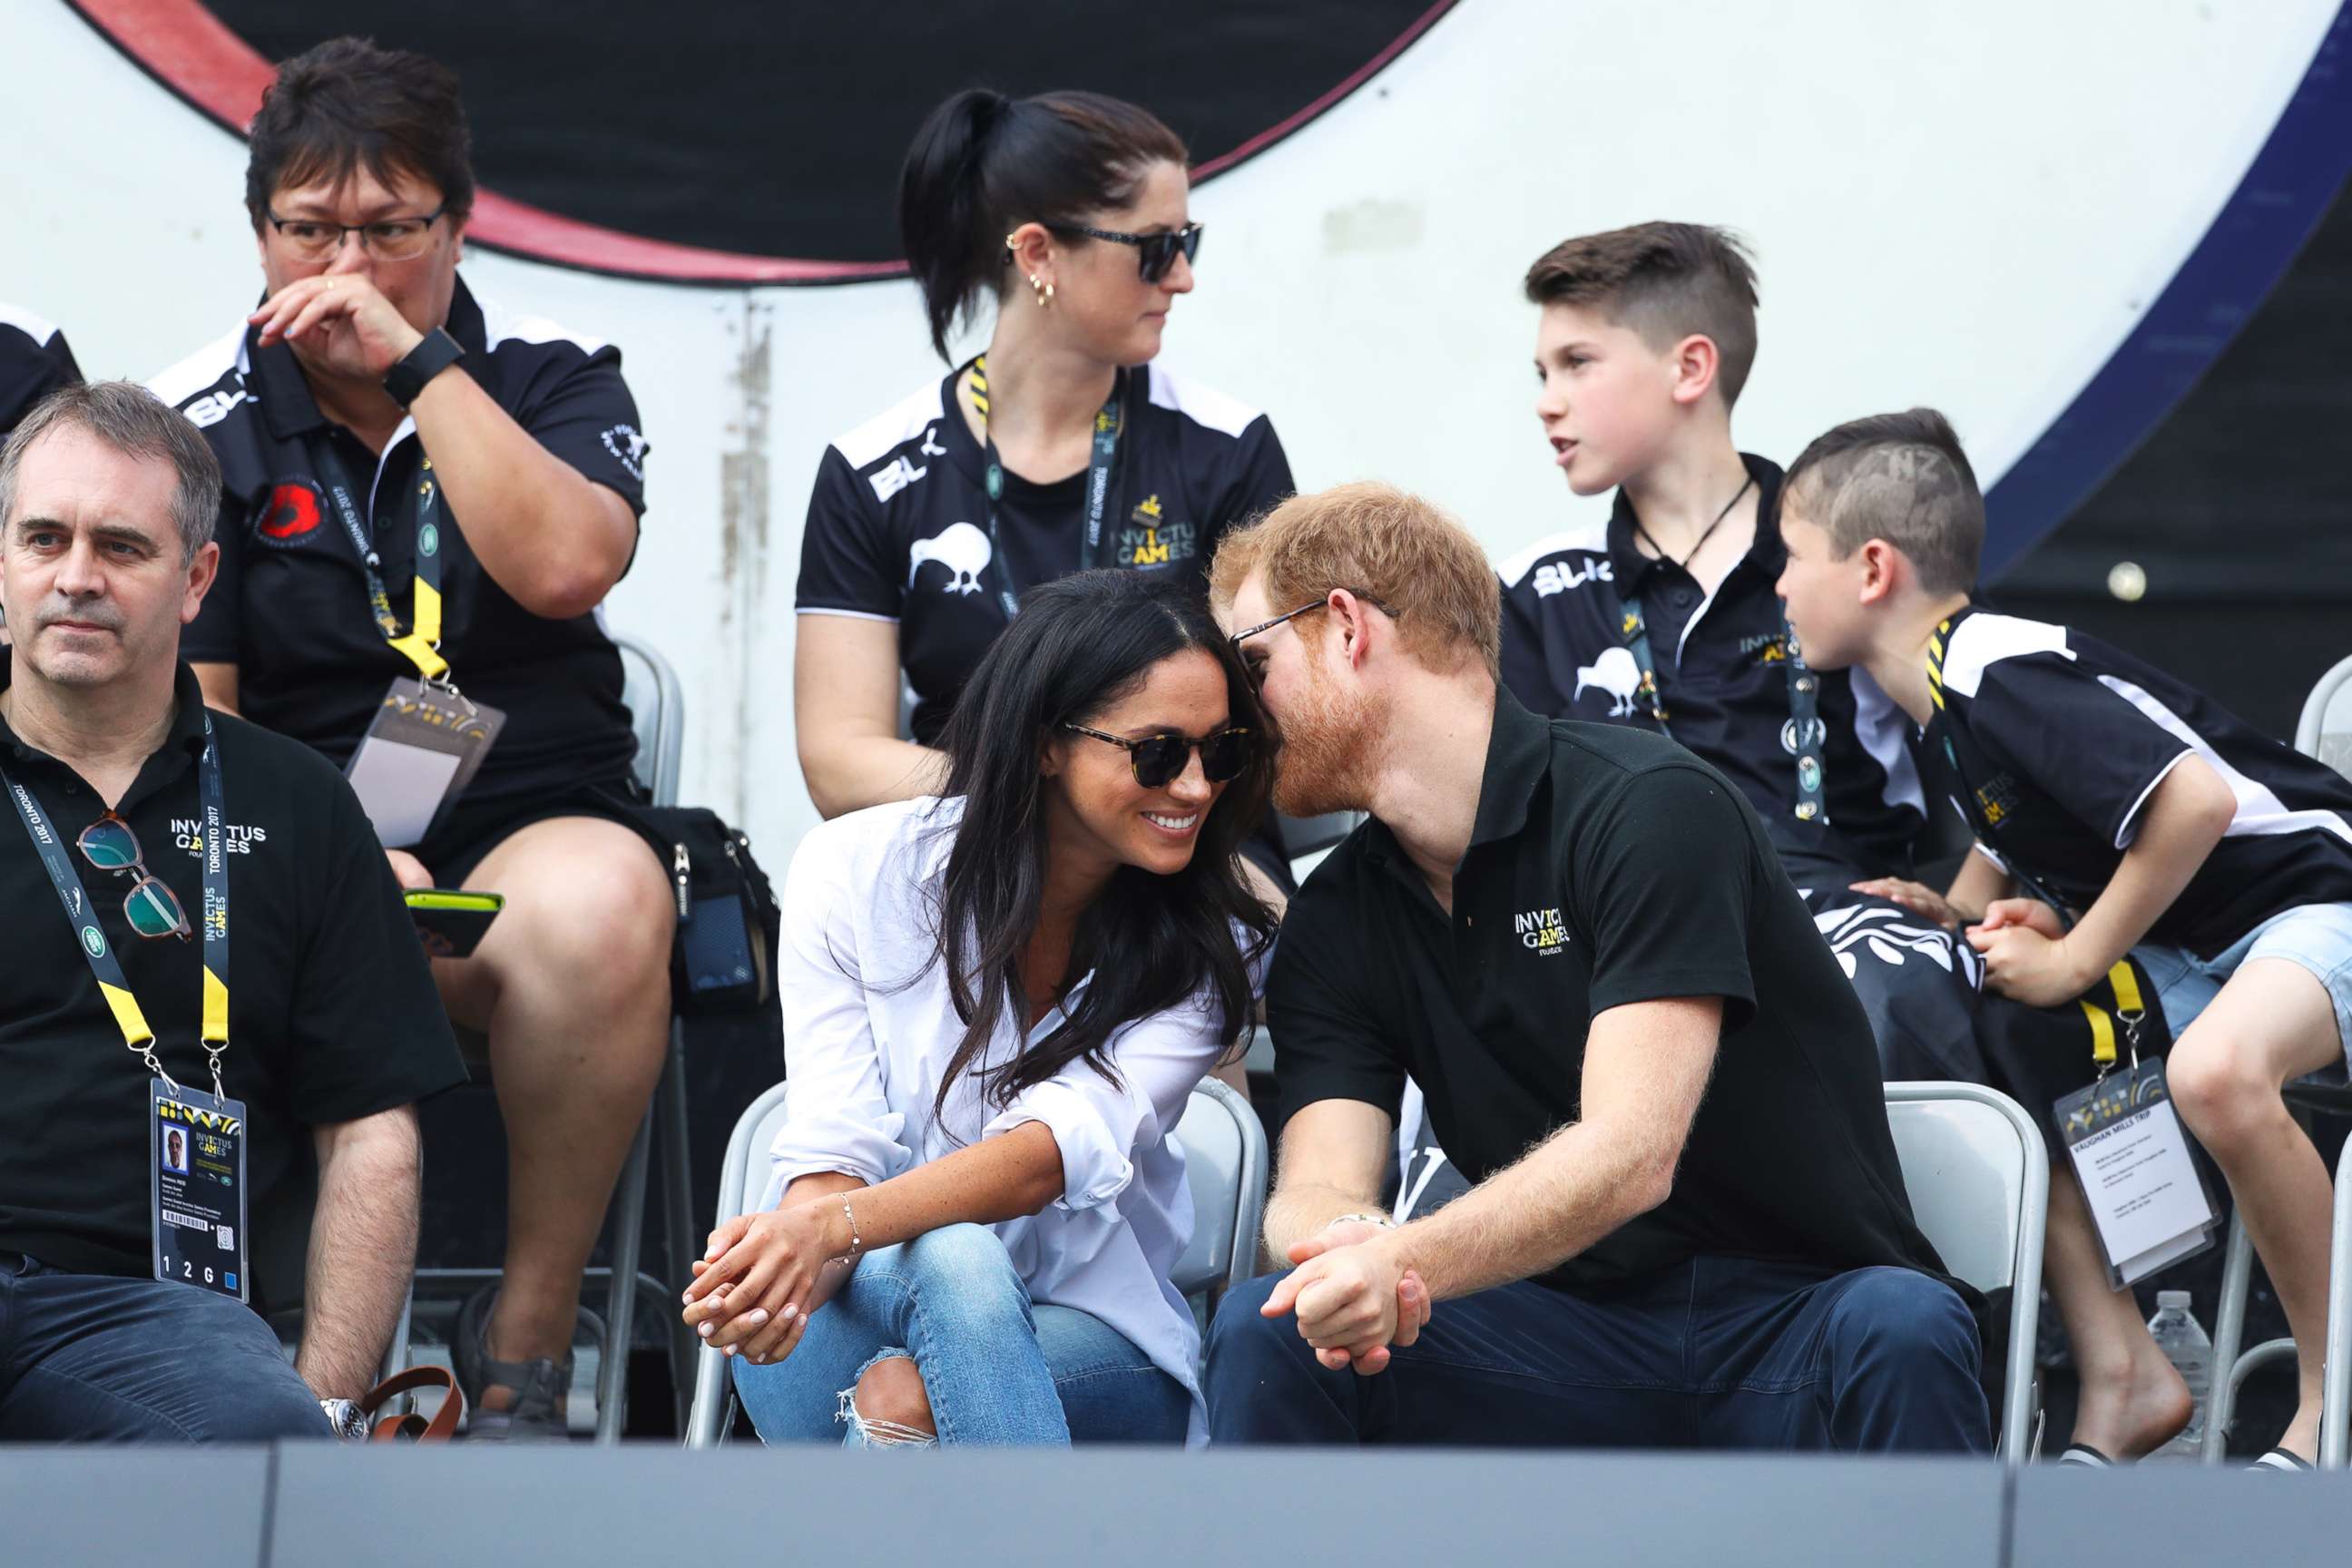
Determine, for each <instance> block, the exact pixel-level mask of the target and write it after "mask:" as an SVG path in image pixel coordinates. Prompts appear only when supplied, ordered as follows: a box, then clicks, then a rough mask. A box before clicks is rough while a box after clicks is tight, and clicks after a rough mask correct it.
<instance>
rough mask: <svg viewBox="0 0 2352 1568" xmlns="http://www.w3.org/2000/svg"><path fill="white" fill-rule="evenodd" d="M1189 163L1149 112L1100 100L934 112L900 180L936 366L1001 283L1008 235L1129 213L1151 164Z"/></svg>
mask: <svg viewBox="0 0 2352 1568" xmlns="http://www.w3.org/2000/svg"><path fill="white" fill-rule="evenodd" d="M1184 161H1185V153H1184V143H1183V142H1182V141H1181V139H1180V138H1179V137H1178V136H1177V134H1176V132H1173V131H1171V130H1169V129H1168V127H1167V126H1165V125H1163V124H1162V123H1160V121H1159V119H1158V118H1156V117H1155V116H1154V115H1153V114H1152V113H1151V112H1150V110H1145V109H1139V108H1137V107H1136V106H1135V105H1134V104H1131V103H1129V102H1127V101H1125V100H1122V99H1116V98H1106V97H1104V96H1103V95H1102V94H1100V93H1095V92H1044V93H1039V94H1038V95H1037V96H1036V97H1034V98H1020V99H1014V98H1007V97H1005V96H1004V95H1003V93H1001V92H990V91H988V90H987V89H984V88H968V89H965V90H963V91H962V92H959V93H957V94H956V95H955V96H954V97H952V98H950V99H949V100H947V101H946V102H945V103H942V104H940V106H939V107H938V108H937V109H934V110H931V112H930V115H929V118H927V119H926V120H925V121H923V126H922V129H921V130H919V131H918V132H915V144H914V145H913V146H912V147H910V148H908V150H907V162H906V165H905V167H904V168H902V169H901V170H900V171H899V174H898V233H899V237H900V238H901V239H902V240H903V241H904V243H905V245H906V247H907V264H908V267H910V268H912V269H913V270H914V274H915V280H916V281H917V282H918V283H919V284H921V285H922V289H923V308H924V310H926V311H927V312H928V313H929V316H930V321H931V346H932V347H933V348H935V349H937V350H938V351H939V353H940V358H941V359H945V358H947V354H948V331H949V329H950V327H952V326H953V325H954V323H955V318H956V313H957V312H958V311H962V312H964V313H966V314H967V315H968V314H969V313H970V312H971V307H972V303H973V301H974V300H978V299H979V297H980V294H981V291H982V289H994V288H996V286H997V285H998V284H999V283H1000V282H1002V281H1003V277H1004V268H1005V254H1004V237H1005V236H1006V235H1007V234H1010V233H1011V232H1012V231H1013V230H1014V229H1016V228H1018V227H1020V226H1022V225H1023V224H1024V223H1042V224H1045V225H1048V226H1052V225H1056V224H1067V223H1071V222H1073V221H1075V220H1076V218H1077V217H1078V216H1080V215H1081V214H1084V213H1088V212H1095V211H1098V210H1100V209H1102V208H1104V207H1120V206H1125V205H1127V204H1128V203H1129V202H1130V201H1132V200H1134V199H1135V193H1136V189H1137V187H1138V186H1139V185H1140V184H1142V181H1143V175H1144V173H1145V171H1147V170H1149V169H1150V167H1151V165H1152V164H1154V163H1177V164H1180V165H1181V163H1184Z"/></svg>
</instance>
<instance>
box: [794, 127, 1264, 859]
mask: <svg viewBox="0 0 2352 1568" xmlns="http://www.w3.org/2000/svg"><path fill="white" fill-rule="evenodd" d="M1189 184H1190V181H1189V178H1188V175H1187V173H1186V168H1185V151H1184V145H1183V143H1182V142H1180V141H1179V140H1177V138H1176V135H1175V133H1174V132H1171V131H1170V130H1169V129H1168V127H1167V126H1165V125H1163V124H1161V123H1160V121H1158V120H1157V119H1155V118H1154V117H1153V116H1152V115H1151V114H1150V113H1149V112H1148V111H1146V110H1142V109H1139V108H1137V107H1136V106H1135V105H1133V104H1131V103H1124V102H1121V101H1119V100H1117V99H1112V98H1104V97H1100V96H1098V95H1097V94H1094V93H1085V92H1054V93H1045V94H1041V95H1039V96H1038V97H1035V98H1025V99H1018V100H1015V99H1008V98H1005V97H1003V95H1001V94H998V93H993V92H987V91H982V90H977V89H975V90H971V91H965V92H960V93H958V94H956V95H955V96H954V97H953V98H950V99H949V100H947V101H946V102H945V103H942V104H941V105H940V107H939V108H938V109H936V110H933V111H932V112H931V115H930V117H929V119H928V120H926V121H924V122H923V127H922V129H921V131H920V132H918V133H917V135H916V137H915V144H914V146H913V147H912V149H910V150H909V151H908V154H907V163H906V167H905V170H904V172H903V174H902V175H901V177H900V181H899V190H898V214H899V225H900V227H901V230H902V232H903V235H904V238H905V242H906V247H907V259H908V265H909V267H910V268H912V269H913V272H914V275H915V279H916V281H917V283H918V284H919V285H920V287H921V289H922V294H923V302H924V306H925V309H926V310H927V311H928V314H929V327H930V338H931V344H932V346H933V347H934V348H935V349H937V350H938V351H939V353H940V357H941V358H942V359H946V358H948V357H949V349H948V343H949V340H950V334H951V332H952V331H954V329H955V326H956V323H957V321H959V319H960V318H961V319H969V318H971V316H972V315H973V314H974V312H976V311H977V310H980V309H981V307H982V304H983V302H984V301H985V302H988V303H992V305H993V308H994V320H993V324H992V331H991V334H990V337H989V340H988V347H987V350H986V352H985V353H982V354H979V355H977V356H976V357H974V358H973V359H971V360H968V361H965V362H964V363H959V364H957V365H956V366H955V368H954V369H952V370H951V371H950V372H949V373H948V374H947V375H946V376H945V377H944V378H943V379H941V380H940V381H938V382H935V383H931V384H926V385H925V386H923V387H922V388H921V389H920V390H919V391H918V392H916V393H915V394H914V395H912V396H910V397H908V398H907V399H906V400H905V401H903V402H901V403H899V404H898V405H896V406H894V407H892V408H890V409H888V410H887V411H886V412H884V413H882V414H880V415H878V416H876V417H874V418H872V419H869V420H867V421H866V423H864V424H862V425H860V426H857V427H856V429H854V430H852V431H850V432H849V433H848V434H846V435H845V436H843V437H840V438H839V439H838V440H836V441H835V442H834V443H833V445H832V446H831V447H830V448H828V449H827V451H826V452H825V455H824V461H823V463H822V464H821V465H820V467H819V468H818V472H817V479H816V486H815V491H814V495H813V496H812V498H811V500H810V502H809V514H808V525H807V529H806V531H805V533H804V535H803V541H802V546H801V574H800V587H799V593H798V595H797V604H796V608H797V609H798V612H799V626H798V632H797V644H796V650H795V654H794V658H793V701H794V706H795V715H796V719H795V721H796V724H797V727H798V740H799V747H800V759H801V769H802V772H803V775H804V776H805V778H806V780H807V783H808V789H809V794H810V795H811V796H812V797H813V798H814V800H815V802H816V805H817V809H818V810H819V811H821V812H823V813H824V815H825V816H839V815H840V814H842V813H843V812H846V811H854V810H856V809H858V808H859V807H862V806H868V805H877V804H879V803H881V802H884V801H894V800H904V799H908V798H909V797H911V796H915V795H924V794H928V793H930V792H933V791H936V790H937V789H939V787H940V781H941V780H942V778H944V776H945V773H946V759H945V758H944V757H943V756H942V755H941V753H940V752H939V751H938V750H937V749H936V747H937V746H938V743H939V738H940V734H941V733H942V732H943V731H944V730H945V729H946V727H947V724H948V721H949V717H950V714H951V713H952V712H953V711H954V710H955V708H956V705H957V701H958V698H959V695H960V693H961V689H962V688H963V684H964V682H965V680H966V679H968V678H969V677H970V676H971V672H972V669H973V668H974V667H975V666H977V665H978V664H979V662H980V658H981V656H982V653H983V652H984V651H985V650H986V649H987V648H988V647H989V645H990V644H991V643H992V642H994V641H995V640H996V638H997V637H999V636H1001V635H1002V634H1003V631H1004V629H1005V627H1006V626H1008V625H1009V624H1012V622H1013V617H1014V616H1015V615H1016V613H1017V612H1018V611H1019V609H1020V607H1021V605H1022V603H1023V596H1024V595H1026V594H1027V593H1028V592H1029V591H1030V590H1031V589H1033V588H1034V587H1036V586H1037V585H1038V584H1044V583H1049V582H1052V581H1053V580H1055V578H1058V577H1062V576H1065V575H1066V574H1069V573H1072V572H1075V571H1080V570H1085V569H1088V568H1107V569H1118V570H1125V571H1136V572H1143V573H1159V574H1167V575H1170V576H1171V577H1174V578H1177V579H1179V580H1181V582H1183V583H1185V584H1188V585H1190V586H1192V588H1193V589H1194V590H1195V591H1196V592H1197V591H1200V590H1202V588H1204V586H1205V576H1206V573H1207V571H1208V565H1209V558H1210V556H1211V555H1212V554H1213V553H1214V552H1215V550H1216V545H1217V541H1218V540H1219V538H1221V537H1222V536H1223V533H1224V531H1225V530H1226V529H1228V528H1230V527H1232V526H1234V525H1235V524H1237V523H1243V522H1247V521H1251V520H1253V519H1255V517H1257V516H1258V515H1260V514H1261V513H1263V512H1265V511H1266V510H1269V509H1271V508H1272V507H1273V505H1274V504H1275V503H1276V501H1278V500H1281V499H1282V498H1283V497H1285V496H1286V495H1287V494H1289V493H1290V491H1291V490H1292V489H1293V486H1292V484H1291V479H1290V467H1289V463H1288V462H1287V460H1286V458H1284V456H1283V451H1282V443H1281V442H1280V441H1279V440H1277V439H1276V437H1275V433H1274V426H1273V425H1272V424H1271V423H1270V422H1268V420H1267V419H1266V417H1265V416H1264V415H1263V414H1260V413H1259V412H1257V411H1256V410H1255V409H1253V408H1250V407H1247V406H1245V405H1243V404H1241V403H1239V402H1237V401H1236V400H1234V399H1233V398H1231V397H1227V396H1225V395H1223V394H1222V393H1218V392H1214V391H1212V390H1210V389H1208V388H1206V387H1203V386H1201V385H1200V384H1197V383H1193V382H1189V381H1186V380H1184V379H1182V378H1181V377H1179V376H1176V375H1173V374H1170V373H1169V372H1168V371H1166V370H1164V369H1162V368H1161V367H1160V365H1159V364H1158V363H1156V361H1157V357H1158V355H1159V353H1160V340H1161V337H1162V335H1163V334H1164V333H1165V331H1166V330H1167V325H1168V318H1169V314H1170V311H1171V309H1172V308H1173V307H1174V305H1175V302H1176V300H1177V298H1178V297H1179V296H1180V295H1183V294H1187V293H1190V292H1191V291H1192V266H1193V262H1194V260H1195V259H1196V258H1197V257H1198V256H1199V254H1200V247H1201V226H1200V225H1198V224H1196V223H1194V222H1192V217H1191V215H1190V212H1189V211H1188V209H1187V205H1186V196H1187V193H1188V189H1189ZM902 676H903V682H904V685H905V686H907V687H908V688H911V689H912V691H913V693H914V697H915V708H914V714H913V722H912V726H911V727H912V731H913V735H912V738H911V739H904V738H902V737H901V730H900V724H899V701H900V689H901V684H902ZM1248 855H1249V858H1250V859H1251V861H1252V862H1253V863H1254V873H1253V875H1254V879H1255V883H1256V885H1257V886H1258V888H1259V890H1260V892H1261V893H1262V894H1265V895H1266V896H1268V897H1269V898H1271V899H1273V900H1276V902H1278V901H1279V899H1280V895H1281V892H1282V891H1283V890H1284V889H1286V888H1287V887H1288V873H1287V870H1286V866H1285V863H1284V860H1283V858H1282V855H1281V852H1280V849H1279V847H1278V844H1277V843H1276V840H1275V839H1274V838H1273V837H1272V834H1271V830H1270V828H1269V829H1268V830H1266V831H1265V833H1263V834H1261V835H1260V836H1258V837H1255V839H1253V840H1252V841H1251V843H1250V845H1249V847H1248Z"/></svg>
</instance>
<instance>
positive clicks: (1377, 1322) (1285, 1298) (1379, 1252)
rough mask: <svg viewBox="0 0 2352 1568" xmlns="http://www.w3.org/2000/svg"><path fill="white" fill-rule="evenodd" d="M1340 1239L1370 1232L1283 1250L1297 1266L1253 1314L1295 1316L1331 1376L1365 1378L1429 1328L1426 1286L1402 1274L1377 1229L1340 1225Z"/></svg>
mask: <svg viewBox="0 0 2352 1568" xmlns="http://www.w3.org/2000/svg"><path fill="white" fill-rule="evenodd" d="M1339 1230H1340V1231H1341V1232H1343V1233H1347V1232H1355V1231H1370V1232H1371V1233H1372V1234H1371V1235H1370V1237H1364V1238H1361V1239H1357V1240H1353V1241H1341V1240H1339V1239H1337V1238H1330V1239H1328V1240H1327V1238H1326V1237H1321V1236H1316V1237H1307V1239H1306V1240H1304V1241H1301V1242H1299V1243H1297V1245H1296V1246H1294V1247H1292V1248H1291V1249H1290V1252H1291V1257H1292V1258H1293V1259H1294V1260H1300V1261H1299V1267H1298V1268H1297V1269H1296V1270H1294V1271H1293V1272H1292V1273H1290V1274H1289V1275H1288V1276H1286V1278H1285V1279H1283V1280H1282V1282H1281V1283H1280V1284H1278V1285H1276V1287H1275V1288H1274V1293H1273V1294H1272V1295H1271V1296H1269V1297H1267V1298H1266V1302H1265V1306H1264V1307H1262V1308H1260V1309H1259V1310H1260V1312H1261V1313H1263V1314H1264V1315H1265V1316H1266V1317H1269V1318H1278V1317H1280V1316H1282V1315H1283V1314H1284V1313H1286V1312H1294V1311H1295V1312H1296V1313H1297V1315H1298V1332H1299V1337H1300V1338H1302V1339H1304V1340H1306V1341H1307V1343H1308V1344H1310V1345H1312V1346H1314V1347H1315V1359H1316V1360H1318V1361H1319V1362H1321V1363H1323V1364H1324V1365H1325V1366H1327V1367H1329V1368H1331V1369H1332V1370H1333V1371H1335V1372H1336V1371H1338V1370H1339V1368H1341V1367H1343V1366H1348V1367H1353V1368H1354V1369H1355V1370H1356V1372H1357V1373H1358V1374H1359V1375H1361V1376H1365V1377H1370V1376H1371V1375H1372V1374H1373V1373H1380V1372H1384V1371H1386V1370H1387V1369H1388V1364H1389V1362H1390V1359H1391V1357H1390V1353H1389V1352H1390V1347H1391V1346H1396V1345H1410V1344H1412V1342H1414V1341H1415V1340H1417V1339H1419V1338H1420V1337H1421V1330H1422V1326H1423V1324H1424V1323H1426V1322H1428V1321H1429V1315H1430V1298H1429V1289H1428V1287H1427V1286H1425V1285H1424V1284H1423V1283H1422V1279H1421V1276H1420V1275H1418V1274H1416V1273H1414V1272H1413V1271H1412V1270H1411V1269H1409V1268H1405V1267H1404V1266H1403V1264H1402V1261H1401V1259H1400V1258H1399V1257H1398V1255H1397V1249H1396V1247H1395V1246H1394V1245H1393V1242H1392V1240H1391V1236H1392V1233H1391V1232H1386V1231H1382V1230H1381V1229H1380V1227H1378V1226H1340V1227H1339Z"/></svg>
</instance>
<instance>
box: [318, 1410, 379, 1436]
mask: <svg viewBox="0 0 2352 1568" xmlns="http://www.w3.org/2000/svg"><path fill="white" fill-rule="evenodd" d="M319 1408H320V1409H321V1410H323V1411H325V1412H326V1413H327V1421H328V1424H329V1425H330V1426H333V1427H334V1429H335V1436H337V1437H340V1438H341V1439H342V1440H343V1441H344V1442H346V1443H364V1442H366V1441H367V1439H368V1423H367V1416H366V1415H363V1414H362V1412H361V1410H360V1407H359V1406H358V1405H354V1404H352V1402H351V1401H350V1400H348V1399H321V1400H320V1401H319Z"/></svg>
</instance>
